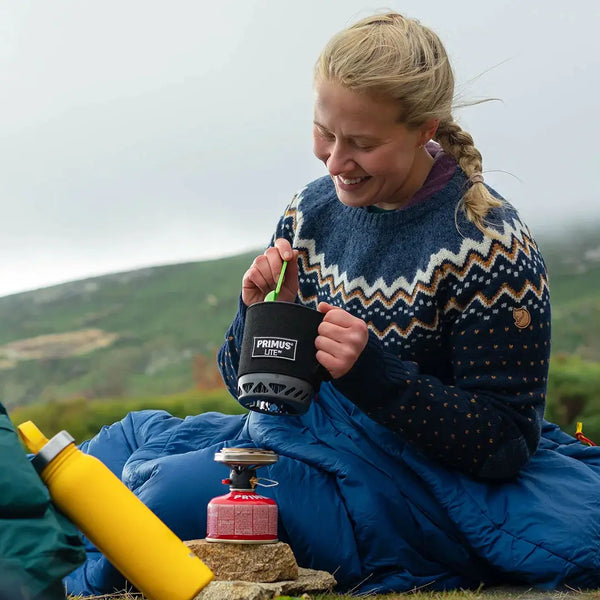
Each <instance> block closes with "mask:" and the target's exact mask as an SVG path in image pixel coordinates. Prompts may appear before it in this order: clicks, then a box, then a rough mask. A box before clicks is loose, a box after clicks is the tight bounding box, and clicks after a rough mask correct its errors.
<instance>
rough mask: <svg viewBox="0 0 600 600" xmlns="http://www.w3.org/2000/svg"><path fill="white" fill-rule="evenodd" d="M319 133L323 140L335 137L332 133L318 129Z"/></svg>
mask: <svg viewBox="0 0 600 600" xmlns="http://www.w3.org/2000/svg"><path fill="white" fill-rule="evenodd" d="M319 135H320V136H321V137H322V138H323V139H324V140H334V139H335V136H334V135H333V133H329V132H328V131H323V130H319Z"/></svg>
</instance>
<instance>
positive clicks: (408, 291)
mask: <svg viewBox="0 0 600 600" xmlns="http://www.w3.org/2000/svg"><path fill="white" fill-rule="evenodd" d="M466 185H467V182H466V179H465V176H464V174H463V173H462V171H460V170H459V169H457V171H456V174H455V175H454V177H453V178H452V179H451V180H450V182H449V183H448V184H447V185H446V186H445V187H444V188H443V189H442V190H441V191H439V192H437V193H435V194H434V195H433V196H431V197H430V198H429V199H427V200H426V201H425V202H421V203H419V204H417V205H415V206H412V207H409V208H407V209H405V210H398V211H391V212H385V213H378V212H370V211H369V210H367V209H365V208H353V207H348V206H345V205H343V204H342V203H341V202H340V201H339V200H338V198H337V196H336V193H335V189H334V186H333V183H332V181H331V178H330V177H323V178H321V179H318V180H316V181H314V182H312V183H311V184H309V185H308V186H307V187H306V188H304V189H303V190H302V191H301V192H299V193H298V194H297V195H296V196H295V197H294V198H293V200H292V202H291V203H290V205H289V206H288V208H287V210H286V211H285V213H284V214H283V216H282V217H281V219H280V221H279V224H278V226H277V230H276V232H275V235H274V238H275V237H285V238H287V239H288V240H289V241H290V242H291V243H292V245H293V247H294V248H296V249H297V250H299V252H300V257H299V265H300V276H299V283H300V289H299V294H298V299H297V301H298V302H300V303H302V304H305V305H308V306H311V307H313V308H315V307H316V305H317V304H318V302H320V301H325V302H328V303H330V304H333V305H335V306H340V307H342V308H344V309H345V310H347V311H348V312H350V313H352V314H353V315H355V316H357V317H360V318H361V319H363V320H364V321H366V323H367V324H368V326H369V341H368V344H367V347H366V348H365V350H364V351H363V353H362V354H361V356H360V357H359V359H358V361H357V362H356V364H355V365H354V367H353V368H352V370H351V371H350V372H349V373H348V374H347V375H345V376H343V377H341V378H340V379H337V380H334V381H333V385H335V386H336V387H337V388H338V389H339V390H340V391H341V392H342V393H343V394H344V395H346V396H347V397H348V398H349V399H350V400H351V401H352V402H354V403H355V404H356V405H357V406H358V407H359V408H360V409H361V410H363V411H364V412H365V413H366V414H367V415H368V416H369V417H370V418H372V419H374V420H375V421H377V422H379V423H381V424H383V425H385V426H386V427H388V428H390V429H392V430H393V431H395V432H397V434H398V435H399V436H401V437H402V438H403V439H404V440H406V441H407V442H409V443H412V444H414V445H415V446H416V447H417V448H419V449H420V450H421V451H422V452H423V453H425V454H426V455H428V456H429V457H430V458H433V459H434V460H436V461H439V462H441V463H443V464H445V465H447V466H449V467H452V468H457V469H460V470H461V471H463V472H466V473H469V474H471V475H474V476H478V477H482V478H494V479H504V478H510V477H513V476H515V475H516V474H517V473H518V471H519V469H520V468H521V467H522V466H523V465H524V464H525V463H526V462H527V460H528V459H529V457H530V456H531V455H532V454H533V453H534V452H535V450H536V448H537V445H538V441H539V437H540V427H541V420H542V417H543V413H544V404H545V392H546V384H547V375H548V362H549V355H550V304H549V294H548V282H547V277H546V271H545V267H544V263H543V260H542V258H541V256H540V254H539V251H538V249H537V246H536V244H535V242H534V240H533V239H532V237H531V234H530V233H529V230H528V228H527V227H526V226H525V225H524V224H523V223H522V222H521V220H520V219H519V216H518V214H517V212H516V211H515V209H514V208H513V207H512V206H510V204H508V203H503V205H502V207H500V208H496V209H493V210H492V211H491V212H490V213H489V215H488V218H487V223H488V225H489V226H490V228H491V229H493V230H494V231H495V232H496V233H497V235H496V236H488V235H483V234H482V233H481V232H480V231H479V230H478V229H477V228H476V227H475V226H474V225H473V224H471V223H469V222H468V221H467V220H466V218H465V216H464V213H463V212H462V211H461V210H460V209H458V210H457V206H458V203H459V201H460V198H461V196H462V194H463V192H464V189H465V186H466ZM274 238H273V239H274ZM244 318H245V307H244V306H243V304H242V303H241V302H240V310H239V312H238V314H237V315H236V317H235V320H234V321H233V323H232V325H231V327H230V328H229V330H228V332H227V335H226V340H225V343H224V345H223V346H222V347H221V349H220V351H219V355H218V361H219V367H220V369H221V372H222V374H223V378H224V380H225V383H226V384H227V386H228V388H229V390H230V391H231V393H232V394H233V395H234V396H235V395H236V387H237V386H236V383H237V367H238V360H239V349H240V346H241V339H242V333H243V326H244Z"/></svg>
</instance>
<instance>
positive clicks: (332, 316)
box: [315, 302, 369, 379]
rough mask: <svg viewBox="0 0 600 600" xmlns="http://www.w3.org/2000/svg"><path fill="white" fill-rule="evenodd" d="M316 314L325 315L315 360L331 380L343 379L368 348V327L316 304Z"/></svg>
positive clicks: (343, 312)
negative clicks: (318, 312)
mask: <svg viewBox="0 0 600 600" xmlns="http://www.w3.org/2000/svg"><path fill="white" fill-rule="evenodd" d="M318 310H319V311H320V312H323V313H325V316H324V317H323V321H322V322H321V324H320V325H319V329H318V335H317V338H316V340H315V347H316V348H317V360H318V361H319V362H320V363H321V364H322V365H323V366H324V367H325V368H326V369H327V370H328V371H329V373H330V374H331V376H332V377H333V378H334V379H337V378H338V377H341V376H342V375H345V374H346V373H347V372H348V371H350V369H351V368H352V367H353V366H354V363H355V362H356V361H357V360H358V357H359V356H360V354H361V352H362V351H363V350H364V348H365V346H366V345H367V341H368V338H369V331H368V328H367V324H366V323H365V322H364V321H363V320H362V319H359V318H358V317H355V316H353V315H351V314H350V313H348V312H346V311H345V310H343V309H341V308H338V307H335V306H332V305H331V304H327V303H325V302H321V303H319V306H318Z"/></svg>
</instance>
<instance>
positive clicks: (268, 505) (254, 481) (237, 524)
mask: <svg viewBox="0 0 600 600" xmlns="http://www.w3.org/2000/svg"><path fill="white" fill-rule="evenodd" d="M277 459H278V456H277V454H275V453H274V452H271V451H270V450H261V449H259V448H224V449H223V450H221V451H220V452H217V453H216V454H215V460H216V461H217V462H222V463H225V464H227V465H229V467H230V475H229V479H223V483H224V484H226V485H229V490H230V491H229V493H228V494H225V495H224V496H218V497H217V498H213V499H212V500H211V501H210V502H209V503H208V508H207V534H206V540H207V541H209V542H234V543H238V544H269V543H273V542H277V541H278V539H277V504H276V503H275V501H274V500H271V498H266V497H265V496H261V495H260V494H257V493H256V491H255V487H256V486H257V485H260V484H259V478H257V477H256V469H257V468H258V467H260V466H262V465H267V464H273V463H274V462H277ZM274 483H275V482H271V484H274ZM275 484H276V483H275Z"/></svg>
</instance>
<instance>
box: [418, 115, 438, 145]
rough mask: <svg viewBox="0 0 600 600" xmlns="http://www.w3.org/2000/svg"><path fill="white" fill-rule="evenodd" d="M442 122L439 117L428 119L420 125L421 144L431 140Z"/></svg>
mask: <svg viewBox="0 0 600 600" xmlns="http://www.w3.org/2000/svg"><path fill="white" fill-rule="evenodd" d="M439 124H440V120H439V119H428V120H427V121H425V123H423V125H421V127H420V136H419V144H420V145H422V146H424V145H425V144H426V143H427V142H428V141H429V140H432V139H433V137H434V136H435V132H436V131H437V128H438V126H439Z"/></svg>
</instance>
